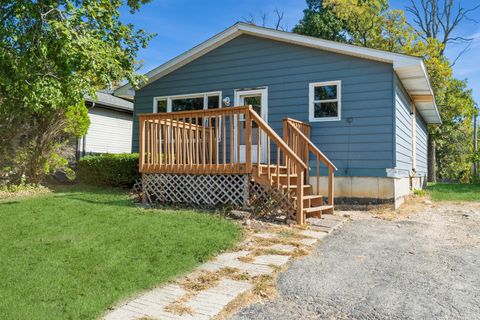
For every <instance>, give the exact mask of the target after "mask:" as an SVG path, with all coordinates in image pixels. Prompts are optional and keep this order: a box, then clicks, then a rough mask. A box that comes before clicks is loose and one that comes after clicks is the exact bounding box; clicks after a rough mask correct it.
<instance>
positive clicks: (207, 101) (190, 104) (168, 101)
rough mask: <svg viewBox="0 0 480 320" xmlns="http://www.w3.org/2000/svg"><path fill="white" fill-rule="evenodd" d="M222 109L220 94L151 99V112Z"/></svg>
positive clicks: (204, 93)
mask: <svg viewBox="0 0 480 320" xmlns="http://www.w3.org/2000/svg"><path fill="white" fill-rule="evenodd" d="M221 107H222V92H221V91H214V92H203V93H192V94H182V95H176V96H164V97H155V98H153V112H154V113H157V112H175V111H191V110H206V109H216V108H221Z"/></svg>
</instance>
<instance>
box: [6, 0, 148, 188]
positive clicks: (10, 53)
mask: <svg viewBox="0 0 480 320" xmlns="http://www.w3.org/2000/svg"><path fill="white" fill-rule="evenodd" d="M124 2H125V1H121V0H115V1H97V0H78V1H74V2H71V1H68V0H57V1H47V2H45V1H34V0H15V1H12V0H7V1H2V2H1V3H0V12H1V17H0V21H1V23H0V106H1V107H0V163H1V164H2V165H8V166H9V170H10V171H12V172H11V174H10V175H9V176H10V177H18V176H22V175H25V176H26V177H27V179H28V180H29V181H31V182H35V183H37V182H39V181H41V180H42V179H43V178H44V177H45V175H46V174H48V173H50V172H52V171H55V170H54V169H55V168H53V167H52V165H53V163H51V161H50V160H49V159H50V157H51V155H53V154H57V155H59V156H61V157H64V158H65V156H66V153H68V151H67V150H66V149H68V148H66V146H67V145H68V143H69V141H70V138H71V137H73V136H77V137H78V136H82V135H83V134H85V132H86V130H87V128H88V112H87V109H86V107H85V97H86V96H90V97H92V98H94V97H95V93H96V92H97V91H98V90H101V89H106V88H111V87H113V86H114V85H115V84H117V83H119V82H121V81H123V80H124V79H127V80H128V81H130V83H132V84H133V85H134V86H135V85H137V84H138V83H139V82H140V81H142V80H143V77H141V76H139V75H138V74H137V73H136V72H135V70H136V69H137V68H138V67H139V66H138V64H137V62H136V61H135V57H136V54H137V52H138V50H139V49H140V48H143V47H145V46H146V44H147V42H148V40H149V39H150V38H151V35H150V34H147V33H145V32H144V31H143V30H137V29H135V28H134V26H133V25H131V24H123V23H122V22H121V21H120V13H119V9H120V7H121V6H122V5H124V4H125V3H124ZM146 2H148V1H147V0H128V1H127V3H126V5H127V6H129V7H130V9H131V12H132V13H133V12H135V11H136V10H138V9H139V7H140V4H142V3H146ZM49 161H50V163H47V162H49ZM57 163H59V162H57ZM1 172H5V168H2V167H1V166H0V174H1Z"/></svg>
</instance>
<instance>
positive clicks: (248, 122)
mask: <svg viewBox="0 0 480 320" xmlns="http://www.w3.org/2000/svg"><path fill="white" fill-rule="evenodd" d="M250 115H251V108H249V109H247V110H246V111H245V138H246V141H245V149H246V150H245V162H246V166H247V168H246V169H247V172H252V118H251V116H250ZM259 130H260V128H259ZM239 134H240V132H239ZM257 170H259V168H257Z"/></svg>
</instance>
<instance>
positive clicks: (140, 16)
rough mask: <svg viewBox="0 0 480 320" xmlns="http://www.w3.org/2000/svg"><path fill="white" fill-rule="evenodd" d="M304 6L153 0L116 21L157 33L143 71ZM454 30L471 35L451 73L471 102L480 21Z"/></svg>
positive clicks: (292, 0)
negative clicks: (250, 20)
mask: <svg viewBox="0 0 480 320" xmlns="http://www.w3.org/2000/svg"><path fill="white" fill-rule="evenodd" d="M459 1H460V2H461V3H462V5H463V6H465V7H472V6H474V5H476V4H478V2H477V1H478V0H459ZM407 3H409V1H405V0H403V1H402V0H394V1H391V5H392V7H395V8H399V9H403V7H404V6H405V4H407ZM305 7H306V4H305V1H304V0H261V1H259V0H241V1H238V0H222V1H208V0H153V1H152V2H151V3H149V4H147V5H145V6H143V7H142V8H141V10H140V12H137V13H136V14H135V15H130V14H128V11H127V10H124V11H122V20H123V21H125V22H131V23H133V24H134V25H135V26H137V27H138V28H142V29H145V30H146V31H149V32H156V33H157V36H156V37H155V38H154V39H153V40H152V41H151V42H150V44H149V46H148V48H147V49H143V50H141V51H140V52H139V55H138V58H139V59H140V60H143V68H142V69H141V70H140V71H141V72H142V73H143V72H147V71H149V70H151V69H153V68H155V67H156V66H158V65H160V64H162V63H164V62H166V61H168V60H170V59H172V58H174V57H175V56H177V55H179V54H181V53H182V52H184V51H186V50H188V49H190V48H192V47H193V46H195V45H197V44H199V43H200V42H202V41H204V40H206V39H208V38H210V37H211V36H213V35H215V34H216V33H218V32H221V31H223V30H224V29H226V28H227V27H229V26H231V25H233V24H234V23H235V22H237V21H241V20H243V18H244V17H248V16H250V13H252V14H253V15H254V16H257V17H259V15H260V13H261V12H267V13H269V18H270V22H272V23H273V21H274V13H273V11H274V10H275V8H278V9H279V10H280V11H283V12H284V14H285V16H284V21H285V23H284V24H285V25H286V27H288V29H291V28H292V27H293V26H295V24H296V23H297V22H298V20H300V19H301V17H302V16H303V9H304V8H305ZM479 15H480V10H477V12H476V14H475V16H479ZM458 33H459V34H460V35H462V36H465V37H472V38H474V41H473V43H472V45H471V46H470V49H469V51H468V52H467V53H466V54H464V55H463V56H462V58H461V59H460V60H459V61H458V62H457V63H456V64H455V66H454V74H455V76H456V77H458V78H460V79H468V82H469V86H470V87H471V88H472V89H473V94H474V98H475V101H477V102H480V24H475V23H473V22H469V21H466V22H465V24H464V25H463V26H462V28H461V29H459V30H458ZM462 49H463V45H452V46H451V47H450V48H448V50H447V55H448V56H449V57H450V58H451V59H454V58H455V57H456V56H457V54H458V52H459V51H461V50H462Z"/></svg>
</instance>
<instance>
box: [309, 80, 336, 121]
mask: <svg viewBox="0 0 480 320" xmlns="http://www.w3.org/2000/svg"><path fill="white" fill-rule="evenodd" d="M331 85H336V86H337V99H329V100H314V99H315V87H320V86H331ZM320 101H321V102H337V103H338V116H336V117H323V118H315V108H314V103H315V102H320ZM341 119H342V81H341V80H336V81H324V82H312V83H310V84H309V89H308V120H309V121H310V122H324V121H340V120H341Z"/></svg>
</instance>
